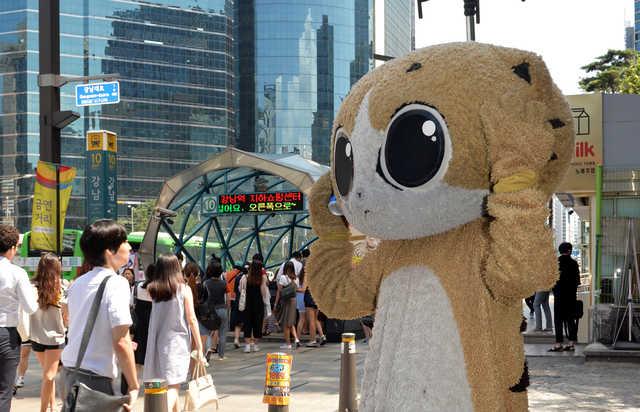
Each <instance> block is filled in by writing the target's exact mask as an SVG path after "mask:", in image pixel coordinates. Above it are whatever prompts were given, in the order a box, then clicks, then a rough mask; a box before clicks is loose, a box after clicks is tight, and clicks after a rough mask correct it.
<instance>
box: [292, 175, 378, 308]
mask: <svg viewBox="0 0 640 412" xmlns="http://www.w3.org/2000/svg"><path fill="white" fill-rule="evenodd" d="M331 193H332V188H331V180H330V178H329V175H328V174H327V175H325V176H323V177H321V178H320V179H319V180H318V181H317V182H316V183H315V185H314V186H313V189H312V191H311V197H310V200H309V208H310V210H311V225H312V227H313V230H314V231H315V232H316V234H317V235H318V237H319V239H318V240H317V241H316V242H315V243H314V244H313V245H312V247H311V256H310V257H309V260H308V261H307V267H306V275H305V276H306V282H307V284H308V285H309V289H310V291H311V293H312V295H313V299H314V300H315V301H316V303H317V304H318V307H319V308H320V310H322V312H324V313H325V314H326V315H327V316H329V317H332V318H337V319H353V318H357V317H361V316H365V315H368V314H371V313H373V312H374V310H375V305H376V296H377V293H378V288H379V285H380V280H381V278H382V272H383V268H382V265H380V264H378V263H379V262H378V261H377V260H378V259H377V258H376V253H375V252H372V253H370V254H368V255H367V256H365V258H364V259H363V261H362V262H361V263H360V264H359V265H358V266H357V267H356V268H353V265H352V256H353V245H352V244H351V242H350V241H349V236H350V232H349V230H348V229H347V227H346V226H345V224H344V222H343V220H342V218H340V217H337V216H334V215H332V214H331V213H330V212H329V210H328V208H327V203H328V201H329V197H330V196H331Z"/></svg>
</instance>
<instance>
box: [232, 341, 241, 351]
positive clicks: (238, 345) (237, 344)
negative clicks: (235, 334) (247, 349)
mask: <svg viewBox="0 0 640 412" xmlns="http://www.w3.org/2000/svg"><path fill="white" fill-rule="evenodd" d="M233 346H234V347H235V348H236V349H238V348H240V342H238V341H237V340H236V341H233Z"/></svg>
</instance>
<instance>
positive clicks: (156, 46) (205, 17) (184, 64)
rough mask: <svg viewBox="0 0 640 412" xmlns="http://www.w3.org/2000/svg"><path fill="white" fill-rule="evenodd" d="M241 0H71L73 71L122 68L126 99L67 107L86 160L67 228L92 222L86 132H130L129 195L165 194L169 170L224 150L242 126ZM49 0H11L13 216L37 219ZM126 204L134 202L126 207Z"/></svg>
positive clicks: (5, 167) (76, 150)
mask: <svg viewBox="0 0 640 412" xmlns="http://www.w3.org/2000/svg"><path fill="white" fill-rule="evenodd" d="M232 12H233V1H232V0H226V1H225V0H155V1H138V0H62V1H61V2H60V13H61V16H60V31H61V33H60V54H61V67H60V69H61V70H60V71H61V74H63V75H68V76H92V75H99V74H105V73H119V74H120V89H121V102H120V103H119V104H115V105H103V106H91V107H83V108H78V107H75V96H74V93H75V92H74V86H73V85H67V86H65V87H63V88H62V92H61V106H62V110H75V111H77V112H79V113H80V114H81V115H82V116H81V118H80V119H79V120H77V121H75V122H74V123H72V124H71V125H70V126H68V127H66V128H65V129H63V130H62V162H63V163H64V164H67V165H72V166H75V167H77V168H78V176H79V177H78V178H77V179H76V181H75V183H74V189H73V195H72V200H71V204H70V208H69V211H68V215H67V227H81V226H82V225H84V224H85V210H84V209H85V205H84V201H85V200H84V191H85V187H84V167H85V156H84V151H85V135H86V132H87V131H89V130H101V129H104V130H110V131H113V132H115V133H117V134H118V200H119V201H125V202H126V201H142V200H146V199H153V198H155V197H156V196H157V194H158V191H159V189H160V187H161V185H162V183H163V182H164V180H165V179H166V178H168V177H171V176H173V175H174V174H176V173H178V172H179V171H181V170H183V169H185V168H187V167H190V166H193V165H195V164H197V163H199V162H201V161H203V160H205V159H207V158H208V157H209V156H211V155H212V154H215V153H218V152H219V151H221V150H222V149H224V148H225V147H226V146H227V145H228V144H230V143H233V139H234V136H235V113H234V92H233V87H234V72H233V64H234V61H233V49H232V47H233V32H232V27H233V26H232V21H233V18H232ZM38 71H39V69H38V0H2V1H0V191H1V192H2V195H1V200H0V203H1V206H2V208H1V209H2V212H0V213H2V214H3V215H2V220H3V221H4V222H6V223H11V224H17V225H18V226H19V228H20V229H22V230H26V229H27V228H28V227H29V225H30V223H31V197H32V196H33V170H34V168H35V165H36V162H37V159H38V151H39V138H38V136H39V121H38V112H39V101H38V84H37V75H38ZM120 214H121V215H126V214H127V210H126V207H124V206H121V210H120Z"/></svg>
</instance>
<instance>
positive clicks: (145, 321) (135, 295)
mask: <svg viewBox="0 0 640 412" xmlns="http://www.w3.org/2000/svg"><path fill="white" fill-rule="evenodd" d="M154 268H155V264H153V263H151V264H149V266H147V270H146V272H144V277H145V280H144V281H141V282H136V283H135V285H134V287H133V292H132V296H131V312H132V314H133V316H132V320H133V326H132V327H131V329H130V333H131V341H132V343H133V357H134V359H135V362H136V376H137V377H138V382H140V378H141V377H142V367H143V365H144V357H145V354H146V351H147V337H148V336H149V318H150V317H151V304H152V299H151V295H149V292H148V291H147V286H148V285H149V283H150V282H152V281H153V280H154V279H155V269H154ZM120 388H121V392H122V393H127V392H128V390H129V385H128V383H127V379H126V378H125V377H124V376H122V379H121V382H120Z"/></svg>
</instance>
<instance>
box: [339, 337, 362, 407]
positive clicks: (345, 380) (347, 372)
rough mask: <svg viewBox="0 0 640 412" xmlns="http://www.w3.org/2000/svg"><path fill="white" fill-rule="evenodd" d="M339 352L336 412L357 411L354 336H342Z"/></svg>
mask: <svg viewBox="0 0 640 412" xmlns="http://www.w3.org/2000/svg"><path fill="white" fill-rule="evenodd" d="M340 352H341V355H340V400H339V403H338V412H355V411H357V410H358V400H357V397H356V396H357V390H356V386H357V378H356V335H355V334H353V333H343V334H342V345H341V348H340Z"/></svg>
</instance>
